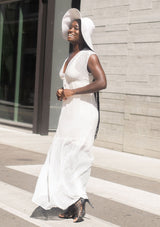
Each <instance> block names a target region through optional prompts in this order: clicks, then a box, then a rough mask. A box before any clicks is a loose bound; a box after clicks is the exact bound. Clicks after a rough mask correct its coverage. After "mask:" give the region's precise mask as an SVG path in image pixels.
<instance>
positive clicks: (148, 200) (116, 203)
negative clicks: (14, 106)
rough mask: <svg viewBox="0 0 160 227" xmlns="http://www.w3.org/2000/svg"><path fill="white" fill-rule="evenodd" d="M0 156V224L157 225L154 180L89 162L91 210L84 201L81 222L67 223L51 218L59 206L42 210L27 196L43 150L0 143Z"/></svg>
mask: <svg viewBox="0 0 160 227" xmlns="http://www.w3.org/2000/svg"><path fill="white" fill-rule="evenodd" d="M0 157H1V158H0V170H1V174H0V227H32V226H33V227H34V226H43V227H45V226H55V227H56V226H63V227H65V226H67V227H70V226H72V225H73V226H75V225H79V226H85V227H87V226H89V227H91V226H93V227H100V226H102V227H103V226H104V227H107V226H108V227H112V226H113V227H114V226H115V227H117V226H122V227H160V215H159V214H160V209H159V208H160V205H159V201H160V182H159V181H156V180H155V179H151V178H147V177H140V176H133V175H132V174H129V173H123V172H119V171H113V170H107V169H104V168H100V167H95V166H93V167H92V172H91V179H90V182H89V185H88V189H87V191H88V196H89V199H90V200H91V202H92V204H93V205H94V209H93V208H91V207H90V206H89V205H87V207H86V210H87V215H86V218H84V221H83V222H82V223H78V224H73V223H72V220H62V219H59V218H58V217H57V215H58V212H59V209H52V210H50V211H48V212H45V211H44V210H42V209H41V208H40V207H39V208H38V207H37V206H36V205H35V204H33V203H32V201H31V198H32V194H33V192H34V188H35V184H36V180H37V176H38V173H39V170H40V168H41V165H42V164H43V163H44V160H45V157H46V154H42V153H38V152H33V151H31V150H25V149H22V148H16V147H13V146H8V145H5V144H0ZM148 168H149V166H148ZM33 212H34V213H33ZM32 213H33V215H34V218H31V217H30V215H31V214H32Z"/></svg>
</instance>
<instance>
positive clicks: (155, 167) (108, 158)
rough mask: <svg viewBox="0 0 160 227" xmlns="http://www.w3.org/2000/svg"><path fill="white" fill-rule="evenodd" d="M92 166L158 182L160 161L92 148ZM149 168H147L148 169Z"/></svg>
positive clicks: (159, 180)
mask: <svg viewBox="0 0 160 227" xmlns="http://www.w3.org/2000/svg"><path fill="white" fill-rule="evenodd" d="M93 154H94V161H93V165H94V166H96V167H99V168H102V169H106V170H111V171H116V172H120V173H125V174H129V175H132V176H137V177H142V178H145V179H149V180H155V181H158V182H160V159H158V158H150V157H145V156H140V155H135V154H129V153H125V152H118V151H114V150H109V149H106V148H101V147H93ZM148 166H149V168H148Z"/></svg>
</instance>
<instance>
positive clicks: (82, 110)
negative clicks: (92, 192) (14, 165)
mask: <svg viewBox="0 0 160 227" xmlns="http://www.w3.org/2000/svg"><path fill="white" fill-rule="evenodd" d="M92 54H95V53H94V52H93V51H90V50H87V49H84V50H82V51H80V52H78V53H77V54H76V55H75V56H74V57H73V58H72V59H71V61H70V62H69V64H68V66H67V68H66V71H65V72H64V65H65V62H66V60H67V59H66V60H65V62H64V64H63V65H62V68H61V70H60V77H61V79H62V80H63V86H64V88H67V89H74V88H78V87H82V86H85V85H87V84H89V83H91V81H92V80H93V77H92V75H91V74H89V73H88V70H87V63H88V59H89V57H90V56H91V55H92ZM97 122H98V111H97V105H96V101H95V97H94V94H93V93H90V94H82V95H74V96H71V97H69V98H67V100H65V101H63V104H62V109H61V114H60V117H59V123H58V128H57V131H56V135H55V136H54V138H53V141H52V144H51V146H50V148H49V151H48V154H47V158H46V161H45V163H44V165H43V166H42V169H41V172H40V175H39V178H38V181H37V184H36V188H35V192H34V195H33V199H32V201H33V202H34V203H36V204H37V205H39V206H41V207H43V208H44V209H46V210H47V209H51V208H52V207H59V208H61V209H66V208H67V207H68V206H70V205H71V204H73V203H74V202H76V201H77V200H78V199H79V198H80V197H82V198H84V199H87V198H88V197H87V193H86V185H87V182H88V179H89V176H90V170H91V164H92V161H93V156H92V153H91V148H92V145H93V142H94V135H95V131H96V127H97Z"/></svg>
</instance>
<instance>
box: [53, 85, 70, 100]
mask: <svg viewBox="0 0 160 227" xmlns="http://www.w3.org/2000/svg"><path fill="white" fill-rule="evenodd" d="M56 95H57V99H58V100H59V101H62V100H66V99H67V98H68V97H70V96H72V95H74V92H73V90H72V89H63V88H60V89H58V90H57V93H56Z"/></svg>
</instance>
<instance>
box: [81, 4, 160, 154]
mask: <svg viewBox="0 0 160 227" xmlns="http://www.w3.org/2000/svg"><path fill="white" fill-rule="evenodd" d="M81 11H82V14H83V15H84V16H90V17H91V18H92V19H93V21H94V23H95V25H96V30H95V33H94V36H93V41H94V46H95V50H96V52H97V54H98V55H99V57H100V60H101V62H102V65H103V67H104V69H105V72H106V75H107V80H108V87H107V89H106V90H104V91H103V92H101V102H100V103H101V124H100V131H99V134H98V138H97V140H96V145H98V146H102V147H107V148H111V149H114V150H119V151H124V152H131V153H135V154H141V155H145V156H151V157H158V158H160V64H159V62H160V1H159V0H131V1H130V0H115V1H111V0H100V1H99V0H94V1H92V0H88V1H85V0H82V1H81Z"/></svg>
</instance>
